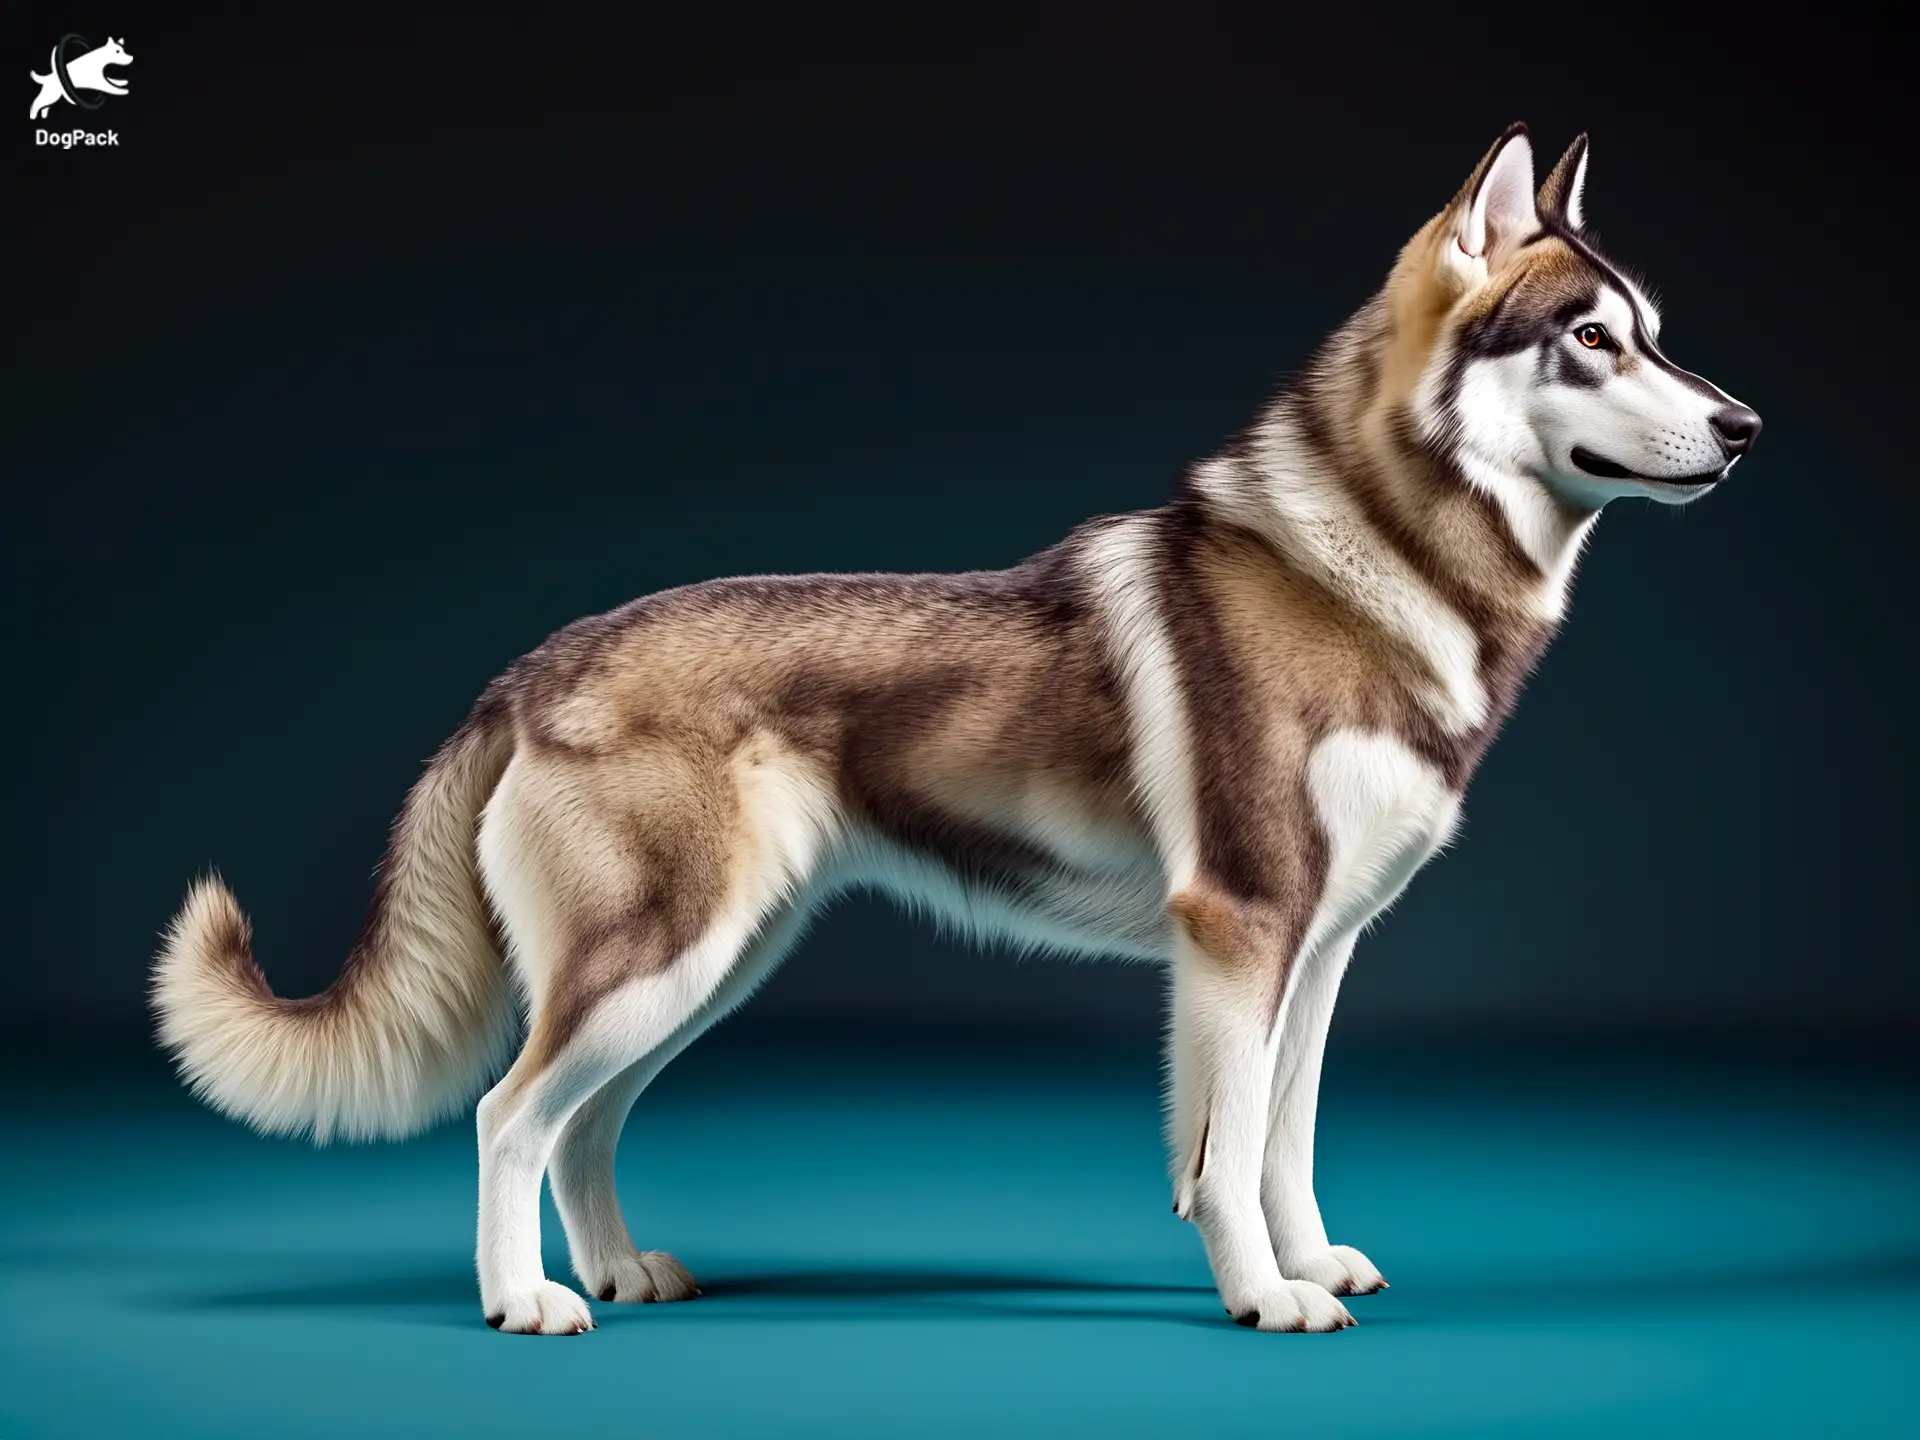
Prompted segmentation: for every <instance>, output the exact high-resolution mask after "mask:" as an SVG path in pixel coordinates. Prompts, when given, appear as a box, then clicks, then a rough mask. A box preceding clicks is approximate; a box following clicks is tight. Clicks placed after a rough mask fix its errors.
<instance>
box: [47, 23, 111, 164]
mask: <svg viewBox="0 0 1920 1440" xmlns="http://www.w3.org/2000/svg"><path fill="white" fill-rule="evenodd" d="M132 63H133V56H131V55H129V54H128V53H127V47H126V46H125V45H123V44H122V43H121V42H120V41H118V40H116V39H114V38H113V37H112V36H111V35H109V36H108V37H107V43H106V44H104V45H98V46H95V45H90V44H88V42H87V39H86V37H85V36H83V35H63V36H61V37H60V42H59V43H58V44H57V45H55V46H54V47H53V53H52V54H51V55H50V56H49V57H48V69H49V71H50V72H51V73H49V74H46V75H42V74H41V73H40V72H39V71H37V70H30V71H28V72H27V73H28V74H29V75H31V76H32V77H33V82H34V84H36V85H38V86H39V87H40V94H39V95H38V96H37V97H36V98H35V99H34V102H33V105H32V106H31V107H30V108H29V109H28V111H27V118H28V119H29V120H39V119H42V118H44V117H45V115H46V113H47V112H48V111H49V110H51V109H52V108H53V107H54V106H56V105H59V104H62V103H65V104H68V105H73V106H75V107H77V108H79V109H81V110H98V109H99V108H100V107H101V105H102V104H104V103H105V102H104V101H103V100H102V99H101V98H100V97H101V96H103V95H124V94H126V93H127V82H126V81H125V80H122V79H116V78H115V77H113V76H111V75H109V74H107V70H108V68H109V67H111V66H117V65H131V64H132ZM33 143H34V144H36V145H48V146H53V147H55V148H58V149H61V150H71V149H73V148H74V147H75V146H77V145H118V144H119V143H120V134H119V132H118V131H115V130H35V131H34V132H33Z"/></svg>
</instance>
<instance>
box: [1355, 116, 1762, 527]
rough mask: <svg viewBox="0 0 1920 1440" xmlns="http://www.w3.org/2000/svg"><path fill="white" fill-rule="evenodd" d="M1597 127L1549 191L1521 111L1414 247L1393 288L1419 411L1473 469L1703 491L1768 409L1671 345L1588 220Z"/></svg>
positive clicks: (1687, 495) (1585, 499)
mask: <svg viewBox="0 0 1920 1440" xmlns="http://www.w3.org/2000/svg"><path fill="white" fill-rule="evenodd" d="M1586 179H1587V140H1586V137H1585V136H1584V135H1583V136H1581V137H1580V138H1579V139H1578V140H1576V141H1574V142H1573V145H1572V147H1571V148H1570V149H1569V150H1568V151H1567V153H1566V154H1565V155H1564V156H1562V157H1561V159H1560V163H1559V164H1558V165H1556V166H1554V168H1553V171H1552V173H1551V174H1549V175H1548V176H1547V178H1546V181H1545V183H1544V184H1542V185H1541V186H1540V187H1539V189H1538V191H1536V190H1535V188H1534V174H1533V147H1532V145H1531V143H1530V142H1529V139H1528V136H1527V132H1526V129H1525V127H1524V126H1518V125H1516V126H1515V127H1513V129H1511V130H1509V131H1508V132H1507V133H1506V134H1505V135H1504V136H1502V137H1501V139H1500V141H1499V142H1498V143H1497V144H1496V145H1495V146H1494V147H1493V149H1492V150H1490V151H1489V152H1488V153H1487V156H1486V158H1485V159H1483V160H1482V161H1481V162H1480V164H1479V167H1478V168H1477V169H1475V171H1474V172H1473V174H1472V176H1471V177H1469V179H1468V181H1467V183H1466V185H1465V186H1463V187H1462V188H1461V190H1460V193H1459V194H1458V195H1457V196H1455V197H1454V200H1453V203H1452V204H1450V205H1449V206H1448V207H1447V208H1446V209H1445V210H1444V211H1442V212H1441V213H1440V214H1439V215H1437V216H1435V217H1434V219H1433V220H1432V221H1430V222H1429V223H1428V224H1427V225H1426V227H1425V228H1423V229H1422V230H1421V231H1420V233H1419V234H1418V235H1417V236H1415V237H1414V239H1413V241H1412V242H1410V243H1409V244H1408V246H1407V247H1406V249H1405V251H1403V252H1402V254H1401V257H1400V262H1399V264H1398V265H1397V266H1396V268H1395V271H1394V275H1393V279H1392V281H1391V282H1390V283H1389V285H1388V290H1387V299H1388V303H1389V306H1390V307H1391V310H1392V324H1393V327H1394V330H1395V332H1396V340H1397V341H1399V342H1400V343H1403V344H1405V343H1411V344H1412V346H1413V347H1414V353H1415V354H1416V355H1417V356H1418V357H1419V359H1418V366H1419V368H1418V375H1417V379H1416V380H1415V382H1414V392H1413V395H1412V397H1411V398H1412V400H1413V413H1414V414H1415V415H1416V416H1417V417H1418V420H1419V423H1420V424H1421V427H1422V429H1423V430H1424V432H1425V434H1426V438H1427V439H1428V441H1429V442H1431V443H1436V444H1439V445H1442V446H1444V447H1446V448H1447V449H1449V450H1451V451H1452V452H1453V453H1454V454H1455V455H1456V456H1457V458H1458V459H1459V460H1460V461H1461V462H1462V464H1463V466H1464V467H1465V468H1467V470H1468V471H1469V473H1472V472H1473V471H1475V470H1476V469H1484V470H1486V471H1487V473H1492V474H1501V475H1514V474H1519V475H1523V476H1526V477H1530V478H1531V479H1532V480H1533V481H1536V482H1538V483H1539V484H1541V485H1543V486H1545V487H1546V488H1547V489H1548V490H1549V491H1551V492H1552V493H1553V494H1554V495H1556V496H1557V497H1559V498H1560V499H1561V500H1563V501H1565V502H1567V503H1570V504H1573V505H1577V506H1581V507H1588V508H1595V509H1597V508H1598V507H1599V506H1601V505H1604V504H1605V503H1606V502H1607V501H1608V500H1611V499H1614V498H1616V497H1618V496H1622V495H1644V496H1648V497H1651V498H1652V499H1655V500H1659V501H1662V502H1664V503H1666V504H1674V505H1679V504H1685V503H1687V502H1688V501H1690V500H1695V499H1698V498H1699V497H1700V496H1701V495H1704V494H1705V493H1706V492H1707V491H1708V490H1709V489H1711V488H1712V487H1713V486H1714V485H1715V484H1716V483H1718V482H1719V481H1720V480H1723V479H1725V478H1726V475H1727V473H1728V471H1730V470H1731V469H1732V468H1733V465H1734V462H1735V461H1737V460H1738V459H1739V458H1740V457H1741V456H1742V455H1744V454H1745V453H1746V452H1747V451H1748V450H1749V449H1750V448H1752V445H1753V442H1754V440H1755V439H1756V438H1757V437H1758V435H1759V434H1760V417H1759V416H1758V415H1756V414H1755V413H1754V412H1753V411H1752V410H1750V409H1748V408H1747V407H1746V406H1744V405H1742V404H1740V403H1739V402H1738V401H1737V400H1735V399H1733V397H1732V396H1730V395H1728V394H1727V393H1726V392H1725V391H1723V390H1721V389H1719V388H1718V387H1717V386H1715V385H1712V384H1710V383H1709V382H1708V381H1706V380H1704V379H1702V378H1701V377H1700V376H1698V375H1695V374H1693V373H1691V372H1690V371H1687V370H1683V369H1681V368H1680V367H1679V366H1678V365H1676V364H1674V362H1673V361H1671V360H1669V359H1668V358H1667V356H1666V354H1665V353H1664V352H1663V351H1662V350H1661V349H1660V344H1659V336H1660V315H1659V312H1658V311H1656V310H1655V309H1654V307H1653V303H1652V302H1651V301H1650V300H1649V299H1648V298H1647V296H1646V295H1645V293H1644V292H1643V291H1642V290H1641V288H1640V287H1639V286H1638V285H1636V284H1635V283H1634V282H1633V281H1632V280H1631V279H1629V278H1628V277H1627V276H1626V275H1624V274H1623V273H1622V272H1621V271H1620V269H1619V268H1618V267H1617V266H1615V265H1614V264H1613V263H1612V262H1610V261H1609V260H1607V259H1606V258H1605V257H1604V256H1603V255H1602V254H1601V253H1600V252H1599V250H1598V249H1597V248H1596V247H1595V245H1594V243H1593V240H1592V238H1591V237H1590V236H1589V235H1588V233H1587V231H1586V228H1585V222H1584V209H1583V192H1584V190H1585V186H1586Z"/></svg>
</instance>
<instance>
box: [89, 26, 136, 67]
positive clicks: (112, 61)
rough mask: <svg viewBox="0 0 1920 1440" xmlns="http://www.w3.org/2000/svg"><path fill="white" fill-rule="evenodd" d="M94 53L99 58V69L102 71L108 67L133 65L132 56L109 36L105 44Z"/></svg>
mask: <svg viewBox="0 0 1920 1440" xmlns="http://www.w3.org/2000/svg"><path fill="white" fill-rule="evenodd" d="M94 53H95V54H96V55H98V56H99V57H100V68H101V69H103V70H104V69H106V68H107V66H109V65H131V64H132V63H133V56H131V55H129V54H128V53H127V47H126V46H124V45H122V44H121V43H120V42H119V41H118V40H116V39H114V38H113V37H112V36H111V35H109V36H108V37H107V43H106V44H104V45H102V46H101V47H100V48H99V49H98V50H96V51H95V52H94Z"/></svg>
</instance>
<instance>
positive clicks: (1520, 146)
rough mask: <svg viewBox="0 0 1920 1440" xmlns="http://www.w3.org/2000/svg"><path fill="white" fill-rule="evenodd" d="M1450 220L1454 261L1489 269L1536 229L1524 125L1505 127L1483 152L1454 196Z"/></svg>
mask: <svg viewBox="0 0 1920 1440" xmlns="http://www.w3.org/2000/svg"><path fill="white" fill-rule="evenodd" d="M1453 221H1454V236H1453V239H1454V248H1455V249H1456V250H1457V251H1458V252H1459V256H1462V257H1465V258H1466V259H1468V260H1481V259H1484V260H1486V261H1487V262H1488V263H1489V264H1492V263H1493V261H1494V259H1495V257H1496V255H1497V254H1498V253H1500V252H1505V251H1509V250H1511V249H1512V248H1513V247H1515V246H1517V245H1519V244H1520V243H1521V242H1522V241H1523V240H1525V239H1527V238H1528V237H1529V236H1530V235H1532V234H1533V233H1534V232H1535V231H1537V230H1538V229H1539V228H1540V217H1539V216H1538V215H1536V214H1535V213H1534V209H1533V142H1532V141H1530V140H1529V139H1528V138H1527V127H1526V126H1524V125H1514V126H1512V127H1510V128H1509V129H1508V131H1507V133H1506V134H1504V135H1502V136H1501V137H1500V139H1499V140H1498V141H1497V142H1496V143H1495V145H1494V147H1493V148H1492V149H1491V150H1489V151H1488V152H1487V154H1486V158H1485V159H1484V160H1482V161H1481V162H1480V164H1479V167H1478V168H1477V169H1475V170H1474V172H1473V175H1472V177H1471V178H1470V179H1468V181H1467V183H1466V185H1465V186H1464V187H1463V188H1462V189H1461V191H1460V193H1459V195H1457V196H1455V197H1454V202H1453ZM1456 258H1458V257H1456Z"/></svg>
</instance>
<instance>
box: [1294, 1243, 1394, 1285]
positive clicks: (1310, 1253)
mask: <svg viewBox="0 0 1920 1440" xmlns="http://www.w3.org/2000/svg"><path fill="white" fill-rule="evenodd" d="M1280 1273H1281V1274H1282V1275H1285V1276H1287V1277H1288V1278H1289V1279H1292V1280H1311V1281H1312V1282H1313V1283H1314V1284H1316V1285H1320V1286H1324V1287H1325V1288H1326V1289H1327V1290H1328V1291H1330V1292H1331V1293H1333V1294H1335V1295H1371V1294H1373V1293H1374V1292H1375V1291H1377V1290H1384V1289H1386V1288H1387V1280H1386V1277H1385V1276H1384V1275H1382V1274H1381V1273H1380V1272H1379V1271H1378V1270H1377V1269H1375V1268H1374V1264H1373V1262H1372V1261H1371V1260H1369V1259H1367V1257H1366V1256H1364V1255H1362V1254H1361V1253H1360V1252H1359V1251H1358V1250H1356V1249H1354V1248H1353V1247H1352V1246H1351V1245H1329V1246H1327V1247H1326V1248H1325V1249H1323V1250H1307V1251H1304V1252H1302V1253H1299V1254H1295V1255H1282V1256H1281V1257H1280Z"/></svg>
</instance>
